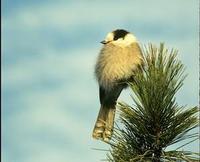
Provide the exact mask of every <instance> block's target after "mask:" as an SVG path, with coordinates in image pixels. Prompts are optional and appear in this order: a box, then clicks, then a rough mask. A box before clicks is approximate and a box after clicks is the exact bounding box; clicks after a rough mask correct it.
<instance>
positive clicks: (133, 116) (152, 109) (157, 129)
mask: <svg viewBox="0 0 200 162" xmlns="http://www.w3.org/2000/svg"><path fill="white" fill-rule="evenodd" d="M177 52H178V51H177V50H173V49H172V50H171V51H169V50H167V49H165V47H164V44H162V43H161V44H160V47H159V48H157V47H156V46H153V45H152V44H150V45H149V46H148V47H146V48H145V50H144V51H143V53H144V64H145V66H143V67H141V68H140V70H138V71H137V72H136V73H134V74H133V76H134V80H132V81H131V82H129V83H128V84H129V86H130V88H131V90H132V92H133V95H132V99H133V101H134V106H133V107H132V106H130V105H128V104H126V103H119V105H118V107H119V111H120V123H122V125H123V127H122V128H119V127H118V128H116V129H115V130H114V136H113V138H112V140H111V141H110V142H109V144H110V146H111V151H110V153H109V154H108V156H107V159H108V161H110V162H131V161H137V162H138V161H146V162H148V161H152V162H160V161H177V160H179V161H180V160H181V161H197V160H198V159H199V155H198V154H195V153H192V152H189V151H178V150H172V151H165V148H166V147H168V146H170V145H172V144H175V143H178V142H182V141H184V140H187V139H191V140H194V139H196V138H198V133H195V134H188V132H190V131H191V130H193V129H194V128H196V127H197V126H198V118H197V113H198V112H199V109H198V108H197V107H193V108H185V107H182V106H179V105H178V104H177V103H176V100H175V94H176V92H177V91H178V90H179V89H180V88H181V86H182V85H183V80H184V79H185V75H184V74H183V73H184V66H183V64H182V63H181V62H180V61H179V60H178V59H177V58H176V56H177ZM186 144H187V143H186ZM180 148H182V146H180Z"/></svg>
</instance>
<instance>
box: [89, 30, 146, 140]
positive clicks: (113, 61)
mask: <svg viewBox="0 0 200 162" xmlns="http://www.w3.org/2000/svg"><path fill="white" fill-rule="evenodd" d="M101 43H102V44H103V46H102V48H101V50H100V53H99V55H98V57H97V61H96V65H95V76H96V79H97V81H98V84H99V99H100V104H101V106H100V110H99V113H98V117H97V120H96V123H95V126H94V129H93V133H92V137H93V138H94V139H99V140H103V141H107V142H108V141H109V140H110V139H111V137H112V134H113V127H114V118H115V111H116V104H117V99H118V97H119V95H120V93H121V91H122V90H123V89H124V88H126V87H128V84H127V82H128V81H129V80H130V79H131V78H132V77H133V72H134V71H136V70H137V69H139V67H140V66H141V65H142V64H143V55H142V50H141V48H140V45H139V42H138V40H137V38H136V37H135V36H134V34H132V33H130V32H129V31H127V30H124V29H116V30H114V31H112V32H109V33H108V34H107V36H106V38H105V39H104V40H103V41H101Z"/></svg>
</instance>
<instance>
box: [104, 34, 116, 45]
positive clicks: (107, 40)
mask: <svg viewBox="0 0 200 162" xmlns="http://www.w3.org/2000/svg"><path fill="white" fill-rule="evenodd" d="M113 39H114V34H113V33H112V32H111V33H108V34H107V36H106V39H105V42H107V43H108V42H111V41H113Z"/></svg>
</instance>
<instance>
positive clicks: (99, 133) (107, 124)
mask: <svg viewBox="0 0 200 162" xmlns="http://www.w3.org/2000/svg"><path fill="white" fill-rule="evenodd" d="M114 118H115V105H113V106H109V107H105V106H101V108H100V111H99V114H98V117H97V121H96V124H95V127H94V130H93V134H92V136H93V138H95V139H101V140H104V141H108V140H109V139H110V138H111V136H112V132H113V125H114Z"/></svg>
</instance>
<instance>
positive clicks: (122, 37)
mask: <svg viewBox="0 0 200 162" xmlns="http://www.w3.org/2000/svg"><path fill="white" fill-rule="evenodd" d="M135 42H137V39H136V37H135V36H134V35H133V34H131V33H130V32H128V31H126V30H124V29H117V30H114V31H112V32H110V33H108V34H107V36H106V38H105V40H103V41H101V43H102V44H104V45H107V44H114V45H118V46H122V47H123V46H127V45H130V44H132V43H135Z"/></svg>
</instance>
